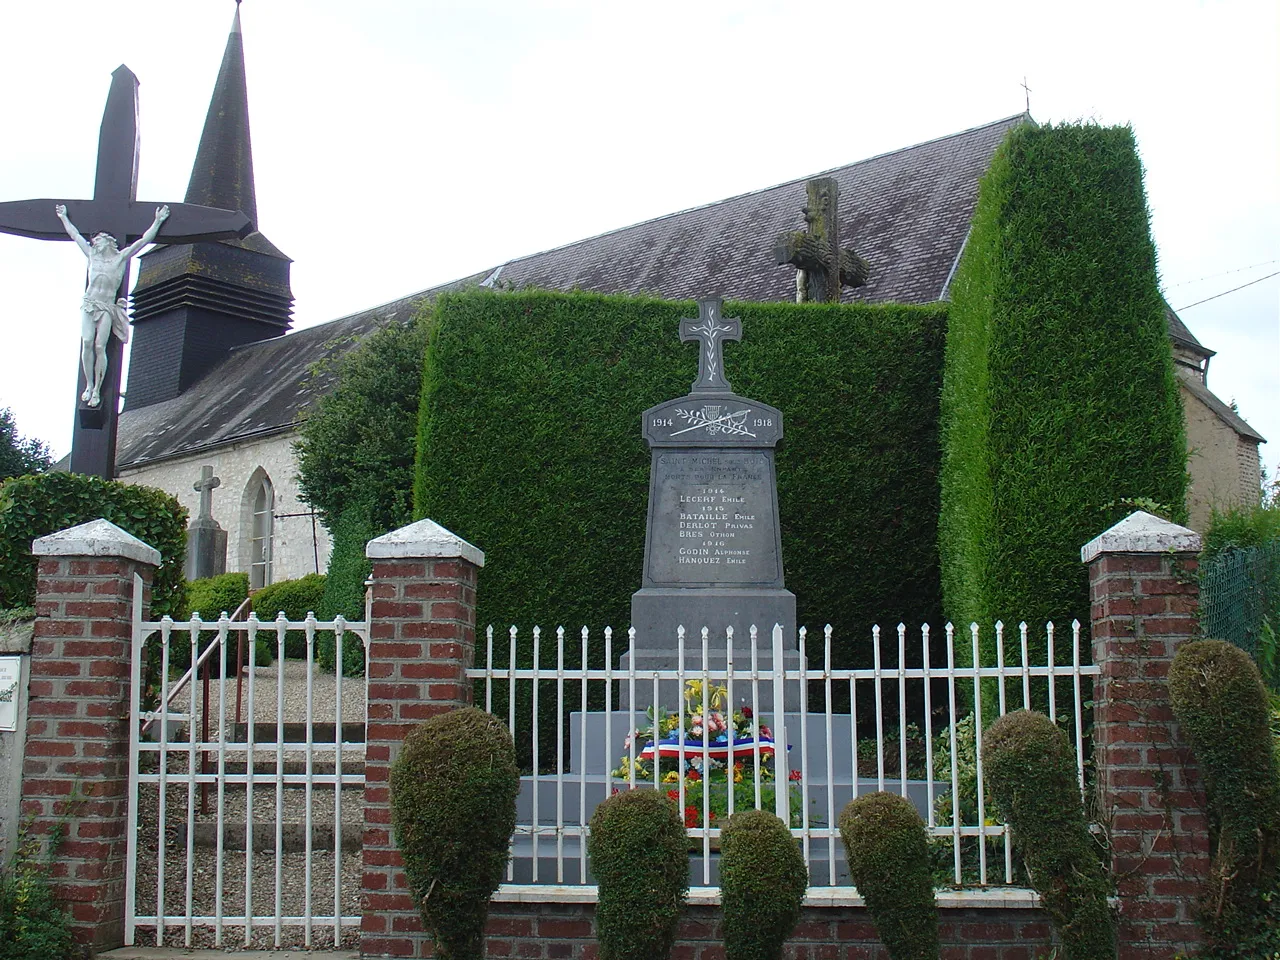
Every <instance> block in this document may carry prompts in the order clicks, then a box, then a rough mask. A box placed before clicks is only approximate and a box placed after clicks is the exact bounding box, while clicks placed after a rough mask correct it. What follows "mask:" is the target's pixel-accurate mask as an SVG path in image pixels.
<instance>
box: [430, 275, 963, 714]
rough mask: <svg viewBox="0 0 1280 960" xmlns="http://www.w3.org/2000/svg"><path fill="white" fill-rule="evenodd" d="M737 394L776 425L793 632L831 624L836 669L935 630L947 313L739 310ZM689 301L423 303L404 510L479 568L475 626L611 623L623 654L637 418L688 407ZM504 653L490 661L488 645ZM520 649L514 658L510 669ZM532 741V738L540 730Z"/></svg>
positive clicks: (472, 299) (570, 644) (527, 655)
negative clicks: (435, 526) (457, 544)
mask: <svg viewBox="0 0 1280 960" xmlns="http://www.w3.org/2000/svg"><path fill="white" fill-rule="evenodd" d="M725 313H726V315H727V316H730V317H740V318H741V319H742V323H743V342H742V343H730V344H729V345H728V347H727V348H726V350H727V359H726V368H727V372H728V376H729V379H730V381H731V382H732V384H733V387H734V390H735V391H736V392H737V393H739V394H741V395H743V396H748V397H751V398H752V399H755V400H759V401H762V402H764V403H768V404H772V405H773V406H776V407H778V408H779V409H780V410H782V412H783V415H784V417H785V431H786V435H785V438H784V439H783V441H782V445H781V447H780V449H779V451H778V454H777V476H778V498H779V509H780V511H781V524H782V551H783V558H784V567H785V571H786V582H787V587H788V589H790V590H792V591H794V592H795V594H796V596H797V600H798V605H799V610H798V614H799V620H800V623H802V624H804V623H807V624H809V625H810V626H813V627H820V626H821V625H822V624H824V623H828V622H829V623H831V624H832V625H833V626H834V628H835V634H834V636H835V642H836V659H837V661H838V662H841V663H850V662H851V661H853V659H854V652H853V651H854V649H855V646H856V647H857V649H858V651H859V653H860V654H864V653H865V652H866V650H867V648H868V646H869V645H868V644H867V643H866V638H867V637H869V636H870V628H871V625H872V624H873V623H882V624H884V623H897V622H898V620H900V619H902V620H906V621H907V622H909V623H919V622H922V621H926V620H933V621H934V622H936V620H937V617H938V615H939V613H940V605H941V601H940V586H939V579H938V560H937V548H936V535H937V527H936V523H937V510H938V479H937V471H938V440H937V418H938V406H937V402H938V401H937V398H938V391H939V389H940V383H941V364H942V349H943V336H944V327H945V313H944V308H943V307H941V306H938V307H907V306H850V305H846V306H841V305H826V304H802V305H797V304H789V303H768V304H744V303H731V304H728V305H727V306H726V307H725ZM696 315H697V307H696V305H695V304H693V303H692V302H688V301H686V302H671V301H661V300H653V299H643V298H634V297H619V296H600V295H595V294H586V293H548V292H531V293H524V292H522V293H492V292H487V291H473V292H466V293H458V294H447V295H444V296H442V297H441V298H440V299H439V301H438V302H437V303H436V306H435V309H434V311H433V327H432V336H431V340H430V342H429V345H428V348H427V360H426V370H425V376H424V381H423V402H422V404H421V407H420V411H419V412H420V429H419V435H418V461H417V474H416V487H415V497H414V500H415V507H414V509H415V515H416V516H419V517H423V516H427V517H430V518H431V519H433V520H435V521H437V522H438V523H441V524H443V525H444V526H445V527H447V528H449V529H450V530H452V531H453V532H454V533H456V534H458V535H459V536H461V537H464V538H465V539H467V540H469V541H470V542H472V543H474V544H476V545H477V546H479V547H480V548H481V549H483V550H484V551H485V556H486V565H485V569H484V578H483V586H482V588H481V589H480V591H479V592H478V609H477V623H478V624H479V625H480V626H481V628H482V629H483V627H484V625H487V624H493V625H494V626H495V627H496V628H497V629H498V631H499V634H500V635H501V633H502V632H503V631H504V630H505V627H506V626H508V625H510V624H513V623H514V624H519V625H520V626H521V627H522V628H523V629H524V631H525V633H526V634H527V633H528V628H529V627H531V626H532V625H533V624H540V625H541V626H542V627H543V628H544V630H546V633H545V635H544V636H545V637H546V639H545V640H544V643H545V644H546V647H545V649H544V659H543V662H545V663H550V662H554V660H553V659H547V657H549V656H554V654H553V651H554V641H555V635H554V632H553V628H554V627H555V626H557V625H561V624H563V625H564V626H565V627H566V628H567V631H566V633H567V638H566V639H567V642H566V662H567V663H569V664H576V663H578V662H579V661H578V657H579V656H580V654H579V642H580V641H579V639H578V635H579V630H580V628H581V626H582V625H584V624H586V625H589V626H591V627H592V628H593V631H594V633H593V636H594V637H595V640H594V641H593V643H592V645H591V649H592V651H593V657H594V658H596V659H594V663H595V664H596V665H599V664H601V663H602V662H603V660H602V658H603V642H602V640H601V639H600V634H599V631H600V629H602V628H603V627H604V626H605V625H611V626H613V627H614V629H615V630H617V631H618V632H619V634H620V636H619V635H615V638H614V650H615V655H616V654H618V653H621V652H622V651H623V650H624V649H625V637H626V633H625V631H626V627H627V626H628V625H629V623H630V602H631V594H632V593H633V592H634V591H636V590H637V589H639V587H640V580H641V573H642V570H641V567H642V563H643V554H644V533H645V512H646V504H647V498H648V490H649V450H648V447H647V446H646V445H645V442H644V440H643V439H642V437H641V434H640V425H641V414H642V413H643V411H644V410H645V409H646V408H648V407H650V406H652V405H654V404H656V403H658V402H660V401H663V400H667V399H671V398H674V397H679V396H682V395H683V394H685V393H687V392H688V390H689V387H690V385H691V384H692V382H693V381H694V379H695V376H696V373H697V351H696V349H695V348H694V345H693V344H682V343H681V342H680V338H679V333H678V331H679V321H680V319H681V318H682V317H693V316H696ZM499 649H501V648H499ZM531 659H532V651H531V649H530V648H529V647H527V646H524V647H522V648H521V649H520V651H519V660H520V665H521V666H528V665H529V663H530V662H531ZM543 728H544V729H550V727H549V726H548V725H547V724H546V723H544V724H543Z"/></svg>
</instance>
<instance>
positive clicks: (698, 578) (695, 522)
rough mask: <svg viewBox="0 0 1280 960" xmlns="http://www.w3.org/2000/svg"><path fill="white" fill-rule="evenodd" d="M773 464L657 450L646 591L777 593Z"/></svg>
mask: <svg viewBox="0 0 1280 960" xmlns="http://www.w3.org/2000/svg"><path fill="white" fill-rule="evenodd" d="M773 489H774V484H773V459H772V457H771V456H769V455H767V454H766V453H764V452H762V451H756V450H751V451H746V450H715V449H712V450H696V449H692V450H687V451H686V450H679V449H672V450H660V451H658V452H656V454H655V456H654V458H653V476H652V482H651V493H650V495H651V497H652V501H653V503H652V509H651V517H652V521H651V525H650V528H649V538H648V540H649V543H648V550H647V556H648V558H649V563H648V569H647V570H646V577H645V586H660V585H662V586H676V585H683V586H710V585H713V584H725V585H728V584H733V585H754V586H779V585H781V582H782V562H781V557H780V556H779V555H778V545H777V539H778V538H777V529H778V521H777V515H776V508H775V505H774V496H773Z"/></svg>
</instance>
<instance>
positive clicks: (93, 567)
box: [22, 520, 160, 950]
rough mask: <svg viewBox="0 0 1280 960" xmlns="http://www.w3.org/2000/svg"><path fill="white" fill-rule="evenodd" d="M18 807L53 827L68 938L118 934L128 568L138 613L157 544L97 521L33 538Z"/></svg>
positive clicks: (116, 938)
mask: <svg viewBox="0 0 1280 960" xmlns="http://www.w3.org/2000/svg"><path fill="white" fill-rule="evenodd" d="M31 552H32V554H34V555H35V556H36V557H37V558H38V563H39V566H38V580H37V583H36V616H37V618H38V619H37V620H36V623H35V633H34V637H33V639H32V643H31V684H30V687H29V688H28V689H29V692H30V701H29V705H28V709H27V742H26V750H25V752H24V755H23V756H24V759H23V779H22V812H23V816H24V817H25V818H30V820H31V829H32V830H33V831H35V832H36V833H39V834H48V833H50V832H52V831H54V830H60V831H62V832H63V834H64V836H65V839H64V840H63V842H62V844H61V846H59V847H58V849H57V853H56V859H55V861H54V866H53V876H54V881H55V884H56V890H57V894H58V897H59V898H60V899H61V900H62V901H63V902H64V903H67V904H69V906H70V910H71V917H72V923H73V927H74V930H75V936H76V940H77V942H79V943H81V944H83V945H85V946H89V947H92V948H93V949H94V950H109V949H112V948H114V947H119V946H122V945H123V944H124V897H125V838H126V836H127V829H128V825H127V815H128V786H129V670H130V656H131V649H130V647H131V642H132V623H131V621H132V602H133V577H134V574H135V573H136V574H138V575H139V576H140V577H141V578H142V582H143V584H144V594H143V597H144V600H143V609H144V613H145V610H146V605H147V604H148V603H149V601H150V584H151V575H152V573H153V572H154V570H155V568H156V566H157V565H158V564H159V563H160V554H159V553H158V552H157V551H156V550H154V549H153V548H151V547H149V546H147V545H146V544H145V543H143V542H142V541H141V540H138V539H137V538H136V537H132V536H130V535H129V534H127V533H125V532H124V531H123V530H121V529H120V528H119V527H117V526H116V525H115V524H113V523H108V522H107V521H106V520H94V521H92V522H91V523H84V524H81V525H80V526H78V527H71V528H70V529H68V530H63V531H60V532H59V533H53V534H50V535H49V536H47V537H41V538H40V539H39V540H36V541H35V543H33V544H32V545H31Z"/></svg>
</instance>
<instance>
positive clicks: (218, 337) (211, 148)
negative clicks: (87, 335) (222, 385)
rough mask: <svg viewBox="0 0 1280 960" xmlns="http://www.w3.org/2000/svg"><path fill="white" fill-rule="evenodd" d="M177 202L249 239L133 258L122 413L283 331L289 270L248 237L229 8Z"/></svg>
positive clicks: (250, 205) (166, 395)
mask: <svg viewBox="0 0 1280 960" xmlns="http://www.w3.org/2000/svg"><path fill="white" fill-rule="evenodd" d="M186 201H187V202H188V203H199V204H204V205H206V206H215V207H222V208H225V209H229V210H241V211H243V212H244V213H245V214H247V215H248V217H249V219H250V220H252V221H253V223H254V232H253V233H250V234H249V235H248V236H247V237H245V238H244V239H243V240H225V241H220V242H218V243H200V244H185V243H184V244H171V245H167V246H159V247H156V248H154V249H152V250H151V252H150V253H147V254H145V255H143V256H142V257H141V258H140V259H139V268H138V282H137V284H136V285H135V286H134V289H133V351H132V353H131V355H130V360H129V384H128V389H127V391H126V397H125V408H126V409H128V410H137V409H139V408H140V407H146V406H150V405H151V404H154V403H160V402H162V401H165V400H171V399H173V398H174V397H176V396H178V395H179V394H180V393H182V392H183V391H184V390H186V389H187V388H188V387H189V386H191V385H192V384H193V383H195V382H196V381H197V380H199V379H200V378H201V377H202V376H204V375H205V374H206V373H208V372H209V370H210V369H212V368H213V366H214V365H215V364H217V363H218V362H219V361H220V360H222V359H223V358H224V357H225V356H226V355H227V353H228V351H230V350H231V348H232V347H236V346H239V345H240V344H244V343H254V342H256V341H258V340H267V339H270V338H272V337H278V336H281V335H282V334H284V333H285V332H286V331H287V330H288V329H289V324H290V319H289V317H290V313H291V312H292V305H293V292H292V291H291V290H290V288H289V264H290V262H291V261H290V260H289V258H288V257H286V256H285V255H284V254H283V253H281V252H280V251H279V250H278V249H276V247H275V245H274V244H273V243H271V241H270V240H268V239H267V238H266V237H264V236H263V235H262V234H261V233H260V232H258V230H257V222H258V209H257V199H256V196H255V194H254V187H253V153H252V150H251V148H250V145H249V102H248V95H247V93H246V89H245V76H244V44H243V41H242V38H241V34H240V7H239V5H238V4H237V6H236V15H235V20H234V21H233V23H232V26H231V35H230V36H229V37H228V38H227V49H226V52H225V53H224V54H223V56H222V67H221V69H220V70H219V71H218V82H217V84H216V86H215V87H214V90H213V99H212V100H211V101H210V103H209V113H208V115H207V116H206V117H205V121H204V132H203V133H202V134H201V136H200V149H199V150H198V151H197V153H196V162H195V166H194V168H193V169H192V171H191V182H190V184H189V185H188V186H187V196H186Z"/></svg>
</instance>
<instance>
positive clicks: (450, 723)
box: [391, 707, 520, 960]
mask: <svg viewBox="0 0 1280 960" xmlns="http://www.w3.org/2000/svg"><path fill="white" fill-rule="evenodd" d="M519 792H520V771H519V770H518V769H517V768H516V757H515V748H514V747H513V746H512V744H511V734H510V733H509V732H508V731H507V728H506V726H505V725H504V724H503V723H502V721H501V720H499V719H498V718H496V717H494V716H492V715H490V714H488V713H485V712H484V711H483V710H477V709H475V708H473V707H464V708H463V709H461V710H453V711H450V712H449V713H443V714H441V715H439V716H437V717H433V718H431V719H430V720H428V721H427V722H426V723H424V724H422V725H421V726H420V727H418V728H417V729H416V730H414V731H413V732H412V733H410V734H409V736H408V737H406V738H405V741H404V744H403V746H402V747H401V750H400V755H399V756H398V757H397V758H396V760H395V762H394V763H393V764H392V766H391V823H392V826H393V828H394V830H395V837H396V844H397V845H398V846H399V848H400V853H401V855H402V856H403V858H404V870H405V876H406V877H407V878H408V881H409V887H410V889H412V890H413V892H414V894H415V896H416V898H417V900H418V907H419V910H420V911H421V913H422V923H423V926H424V927H425V928H426V930H427V931H428V932H429V933H430V934H431V936H432V937H433V938H434V940H435V949H436V956H438V957H440V958H442V960H480V958H482V957H483V956H484V925H485V920H486V919H487V917H488V915H489V898H490V897H491V896H493V892H494V891H495V890H497V889H498V885H499V884H501V883H502V878H503V876H504V875H505V872H506V868H507V859H508V857H509V855H510V842H511V834H512V833H513V832H515V828H516V795H517V794H518V793H519Z"/></svg>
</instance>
